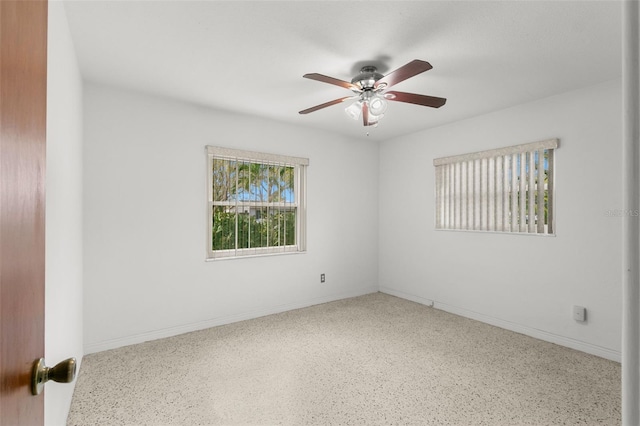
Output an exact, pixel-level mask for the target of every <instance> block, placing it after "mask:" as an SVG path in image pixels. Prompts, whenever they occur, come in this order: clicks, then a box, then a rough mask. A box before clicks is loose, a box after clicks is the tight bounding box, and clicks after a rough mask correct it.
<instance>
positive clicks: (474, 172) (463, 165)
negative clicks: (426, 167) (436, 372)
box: [433, 139, 558, 235]
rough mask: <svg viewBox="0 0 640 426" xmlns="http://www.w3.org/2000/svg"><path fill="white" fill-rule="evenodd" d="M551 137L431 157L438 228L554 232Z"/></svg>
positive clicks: (552, 141)
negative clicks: (492, 148)
mask: <svg viewBox="0 0 640 426" xmlns="http://www.w3.org/2000/svg"><path fill="white" fill-rule="evenodd" d="M556 148H558V140H557V139H550V140H545V141H541V142H533V143H528V144H523V145H516V146H510V147H506V148H500V149H494V150H490V151H482V152H475V153H471V154H464V155H457V156H453V157H444V158H437V159H435V160H433V164H434V166H435V170H436V229H456V230H473V231H493V232H517V233H527V234H547V235H548V234H554V232H555V224H554V220H553V219H554V217H553V199H554V197H553V195H554V176H553V175H554V151H555V149H556Z"/></svg>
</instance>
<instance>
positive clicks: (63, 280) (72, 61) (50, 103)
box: [45, 2, 83, 426]
mask: <svg viewBox="0 0 640 426" xmlns="http://www.w3.org/2000/svg"><path fill="white" fill-rule="evenodd" d="M48 37H49V40H48V70H47V72H48V76H47V80H48V81H47V164H46V170H47V176H46V185H47V187H46V203H47V207H46V267H45V282H46V284H45V359H46V361H47V365H49V366H53V365H55V364H56V363H58V362H59V361H62V360H63V359H66V358H69V357H72V356H73V357H75V358H77V360H78V363H80V362H81V360H82V355H83V347H82V80H81V77H80V73H79V70H78V65H77V61H76V56H75V52H74V48H73V42H72V40H71V36H70V34H69V29H68V25H67V18H66V15H65V11H64V6H63V4H62V2H50V3H49V27H48ZM74 386H75V383H74V384H58V383H53V382H50V383H48V384H47V386H46V389H45V423H46V424H47V425H52V426H53V425H64V424H66V421H67V414H68V412H69V406H70V404H71V396H72V394H73V389H74Z"/></svg>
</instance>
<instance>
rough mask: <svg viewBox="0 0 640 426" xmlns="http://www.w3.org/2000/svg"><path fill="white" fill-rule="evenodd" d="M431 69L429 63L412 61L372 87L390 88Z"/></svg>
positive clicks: (418, 60) (417, 60)
mask: <svg viewBox="0 0 640 426" xmlns="http://www.w3.org/2000/svg"><path fill="white" fill-rule="evenodd" d="M431 68H433V67H432V66H431V64H430V63H429V62H425V61H421V60H420V59H414V60H413V61H411V62H409V63H408V64H406V65H403V66H401V67H400V68H398V69H397V70H395V71H391V72H390V73H389V74H387V75H385V76H384V77H382V78H381V79H380V80H378V81H376V83H375V84H374V85H373V87H374V88H378V86H380V85H381V84H382V83H385V84H386V87H391V86H393V85H394V84H398V83H400V82H401V81H405V80H406V79H408V78H411V77H413V76H415V75H418V74H420V73H423V72H425V71H429V70H430V69H431ZM383 87H385V86H383Z"/></svg>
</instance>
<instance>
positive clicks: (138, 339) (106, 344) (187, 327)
mask: <svg viewBox="0 0 640 426" xmlns="http://www.w3.org/2000/svg"><path fill="white" fill-rule="evenodd" d="M377 292H378V287H377V286H372V287H368V288H363V289H360V290H354V291H348V292H345V293H338V294H333V295H330V296H323V297H316V298H313V299H307V300H304V301H300V302H294V303H287V304H284V305H277V306H269V307H266V308H262V309H256V310H253V311H249V312H243V313H240V314H235V315H228V316H224V317H218V318H212V319H209V320H205V321H199V322H195V323H191V324H184V325H179V326H176V327H169V328H164V329H160V330H153V331H148V332H145V333H140V334H135V335H131V336H125V337H119V338H116V339H110V340H105V341H102V342H96V343H91V344H88V345H86V346H85V348H84V353H85V355H89V354H92V353H96V352H102V351H106V350H109V349H116V348H120V347H123V346H129V345H135V344H137V343H143V342H147V341H149V340H157V339H163V338H165V337H172V336H177V335H179V334H184V333H190V332H192V331H198V330H204V329H207V328H211V327H217V326H219V325H225V324H231V323H234V322H238V321H245V320H249V319H254V318H259V317H263V316H266V315H272V314H278V313H280V312H286V311H290V310H293V309H300V308H306V307H308V306H313V305H319V304H321V303H327V302H333V301H336V300H341V299H348V298H350V297H357V296H362V295H365V294H370V293H377Z"/></svg>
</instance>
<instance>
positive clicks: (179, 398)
mask: <svg viewBox="0 0 640 426" xmlns="http://www.w3.org/2000/svg"><path fill="white" fill-rule="evenodd" d="M620 423H621V415H620V364H618V363H615V362H612V361H607V360H605V359H602V358H598V357H595V356H592V355H587V354H584V353H581V352H578V351H574V350H572V349H567V348H564V347H561V346H557V345H554V344H551V343H546V342H542V341H540V340H536V339H533V338H530V337H527V336H523V335H521V334H517V333H513V332H510V331H506V330H503V329H500V328H497V327H492V326H490V325H486V324H483V323H480V322H477V321H473V320H470V319H466V318H462V317H459V316H456V315H452V314H449V313H446V312H443V311H439V310H436V309H433V308H428V307H426V306H423V305H420V304H417V303H413V302H410V301H406V300H403V299H399V298H396V297H393V296H388V295H385V294H381V293H375V294H370V295H366V296H362V297H356V298H352V299H346V300H341V301H337V302H331V303H326V304H322V305H317V306H312V307H309V308H305V309H298V310H294V311H290V312H285V313H282V314H276V315H270V316H267V317H263V318H258V319H255V320H250V321H243V322H239V323H235V324H230V325H226V326H221V327H216V328H211V329H208V330H204V331H198V332H193V333H189V334H184V335H180V336H176V337H172V338H167V339H162V340H156V341H151V342H146V343H143V344H139V345H134V346H128V347H124V348H120V349H115V350H111V351H106V352H101V353H97V354H93V355H89V356H87V357H85V359H84V361H83V363H82V368H81V371H80V374H79V377H78V383H77V386H76V390H75V394H74V398H73V402H72V405H71V412H70V414H69V419H68V425H78V426H80V425H82V426H86V425H296V426H297V425H492V426H497V425H525V424H526V425H600V424H602V425H605V424H606V425H619V424H620Z"/></svg>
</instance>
